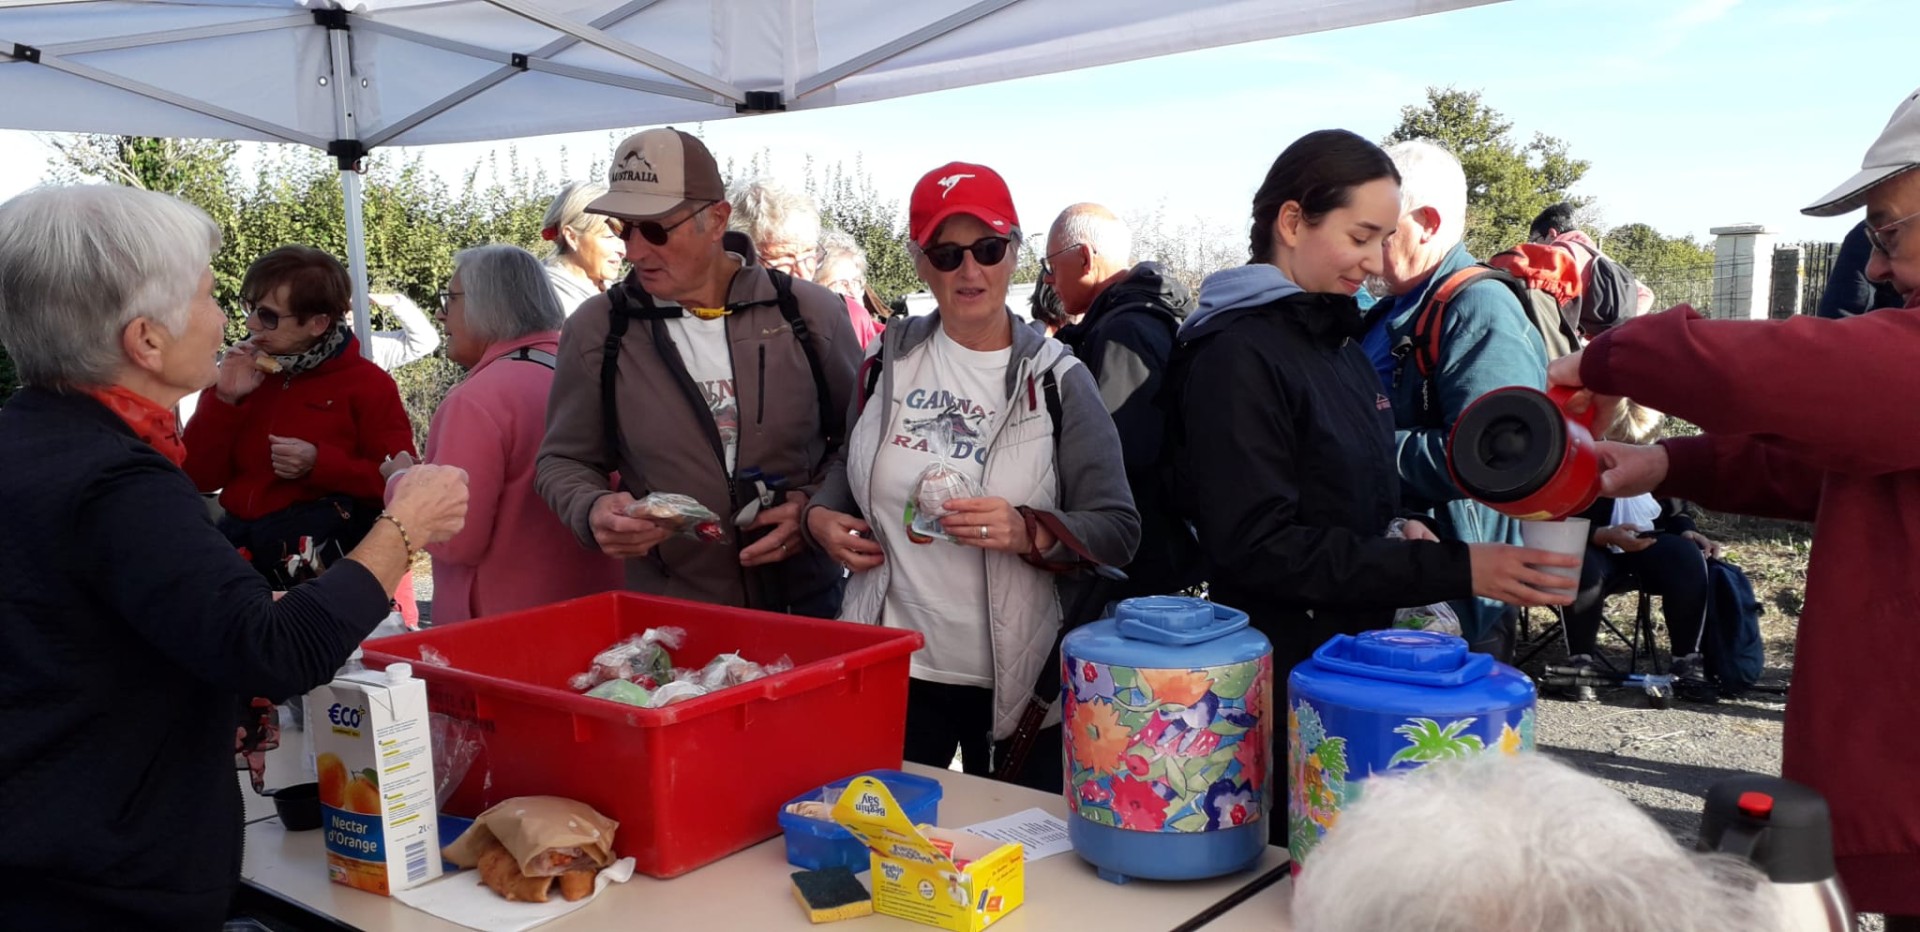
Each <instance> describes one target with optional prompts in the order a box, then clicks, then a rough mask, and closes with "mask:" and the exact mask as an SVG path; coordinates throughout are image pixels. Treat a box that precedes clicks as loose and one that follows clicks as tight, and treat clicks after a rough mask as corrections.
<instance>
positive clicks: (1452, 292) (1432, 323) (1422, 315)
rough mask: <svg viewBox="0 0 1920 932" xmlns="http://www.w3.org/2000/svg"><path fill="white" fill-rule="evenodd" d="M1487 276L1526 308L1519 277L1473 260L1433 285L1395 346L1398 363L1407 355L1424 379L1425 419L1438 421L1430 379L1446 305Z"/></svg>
mask: <svg viewBox="0 0 1920 932" xmlns="http://www.w3.org/2000/svg"><path fill="white" fill-rule="evenodd" d="M1487 279H1493V280H1495V281H1498V282H1500V283H1501V284H1503V285H1505V286H1506V287H1507V290H1509V291H1511V292H1513V296H1514V298H1515V299H1516V300H1518V301H1519V302H1520V308H1521V310H1523V311H1524V310H1526V308H1527V288H1526V286H1525V285H1523V284H1521V283H1520V280H1519V279H1517V278H1514V277H1513V276H1512V275H1510V274H1508V273H1506V272H1503V271H1501V270H1499V269H1496V268H1492V267H1491V266H1488V265H1485V264H1478V263H1476V264H1474V265H1470V266H1467V267H1466V268H1464V269H1461V270H1459V271H1457V272H1454V273H1453V274H1452V275H1449V276H1447V278H1446V280H1445V281H1443V282H1441V283H1440V287H1438V288H1435V289H1434V292H1433V295H1432V297H1429V298H1428V299H1427V303H1426V304H1424V305H1422V306H1421V307H1420V312H1419V313H1418V314H1416V315H1415V316H1414V318H1413V333H1412V335H1411V337H1410V338H1409V339H1408V340H1405V341H1403V342H1402V343H1401V345H1400V346H1396V347H1394V355H1395V356H1396V357H1399V359H1400V363H1399V364H1400V365H1402V366H1404V365H1405V364H1406V362H1407V358H1408V357H1411V358H1412V360H1413V367H1414V370H1415V371H1417V372H1419V373H1420V377H1421V378H1422V379H1424V380H1425V383H1424V384H1423V386H1422V387H1421V390H1420V413H1421V415H1422V416H1423V418H1425V419H1426V421H1427V422H1428V423H1439V417H1438V415H1439V401H1438V400H1437V399H1436V398H1435V394H1434V389H1433V381H1434V376H1435V375H1436V374H1437V373H1438V372H1439V371H1440V341H1441V339H1442V338H1443V337H1444V336H1445V335H1446V330H1447V309H1448V308H1449V307H1450V306H1452V304H1453V299H1454V298H1455V297H1458V296H1459V294H1460V292H1462V291H1465V290H1466V289H1468V288H1470V287H1472V286H1473V285H1476V284H1478V283H1480V282H1481V281H1484V280H1487Z"/></svg>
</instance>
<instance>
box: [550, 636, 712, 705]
mask: <svg viewBox="0 0 1920 932" xmlns="http://www.w3.org/2000/svg"><path fill="white" fill-rule="evenodd" d="M686 641H687V632H686V629H685V628H675V627H662V628H648V629H647V630H646V631H644V632H642V633H640V634H636V635H634V636H633V637H630V638H627V639H626V640H624V641H621V642H619V643H617V644H614V645H612V646H611V647H608V648H607V649H605V650H603V651H601V652H600V653H598V654H596V655H595V656H594V658H593V664H592V666H590V667H588V668H587V671H586V672H585V673H576V674H574V676H573V678H572V679H569V680H568V681H567V685H569V686H572V687H573V688H574V690H575V691H576V692H586V691H587V690H590V689H592V688H594V687H595V686H598V685H600V684H601V683H605V682H607V681H608V680H629V681H632V682H634V683H638V684H639V685H641V686H644V687H646V688H648V689H652V688H653V687H655V686H657V685H659V684H661V683H664V682H666V681H667V680H668V679H669V678H670V676H671V675H672V673H673V656H672V654H670V653H669V651H675V650H679V649H680V646H681V645H682V644H685V643H686Z"/></svg>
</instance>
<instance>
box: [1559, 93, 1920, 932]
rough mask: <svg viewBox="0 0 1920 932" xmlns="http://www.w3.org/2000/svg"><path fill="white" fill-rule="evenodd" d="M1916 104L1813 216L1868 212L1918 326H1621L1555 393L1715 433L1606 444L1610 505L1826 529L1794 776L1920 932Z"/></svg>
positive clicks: (1851, 874)
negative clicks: (1606, 399)
mask: <svg viewBox="0 0 1920 932" xmlns="http://www.w3.org/2000/svg"><path fill="white" fill-rule="evenodd" d="M1915 169H1920V92H1916V93H1914V94H1912V95H1909V96H1908V97H1907V98H1906V99H1905V100H1904V101H1902V102H1901V104H1900V106H1899V108H1898V109H1896V110H1895V111H1894V114H1893V119H1892V120H1891V121H1890V122H1889V123H1888V124H1887V127H1886V129H1885V130H1884V131H1883V132H1882V133H1881V134H1880V138H1879V139H1878V140H1877V141H1875V142H1874V143H1873V145H1872V147H1871V148H1869V149H1868V150H1867V157H1866V159H1865V161H1864V162H1863V163H1862V165H1861V170H1860V172H1859V173H1857V174H1855V175H1854V176H1853V177H1852V178H1849V179H1847V181H1846V183H1844V184H1842V185H1841V186H1840V187H1838V188H1836V189H1834V190H1833V191H1832V192H1831V193H1829V194H1827V195H1826V196H1825V197H1822V198H1821V199H1820V200H1818V201H1816V202H1815V203H1814V204H1813V205H1812V206H1810V207H1808V208H1806V210H1805V211H1804V212H1805V213H1808V214H1812V215H1814V216H1817V217H1831V216H1839V215H1841V214H1846V213H1850V212H1852V211H1854V210H1857V209H1859V208H1860V207H1861V206H1863V205H1864V206H1865V207H1866V208H1867V229H1868V238H1869V240H1870V241H1871V243H1872V246H1873V258H1872V260H1871V261H1870V262H1869V263H1868V265H1867V274H1868V276H1869V277H1870V278H1873V279H1874V280H1877V281H1891V282H1893V284H1894V286H1895V287H1896V288H1898V289H1899V291H1900V293H1901V294H1902V295H1904V296H1905V298H1906V306H1905V307H1902V308H1898V309H1886V310H1879V311H1875V312H1873V313H1872V314H1866V315H1862V316H1859V317H1850V318H1845V319H1841V320H1826V319H1821V318H1815V317H1795V318H1793V319H1791V320H1782V321H1733V320H1706V319H1703V318H1702V317H1700V315H1698V314H1696V313H1694V312H1693V310H1692V309H1691V308H1686V307H1679V308H1674V309H1673V310H1670V311H1667V312H1665V313H1662V314H1655V315H1653V316H1651V317H1643V318H1638V319H1635V320H1630V321H1627V322H1625V323H1623V324H1621V325H1620V326H1619V327H1617V328H1615V329H1613V330H1611V331H1608V332H1607V333H1605V334H1602V335H1601V336H1599V337H1598V338H1596V339H1595V340H1594V341H1593V342H1592V343H1590V344H1588V346H1587V348H1586V350H1584V351H1583V352H1579V353H1575V354H1573V355H1570V356H1564V357H1561V358H1560V359H1557V360H1555V361H1554V362H1553V365H1552V367H1551V369H1550V371H1549V377H1550V378H1551V380H1552V381H1553V382H1554V383H1556V384H1559V385H1567V386H1574V387H1584V388H1586V389H1588V390H1589V391H1590V392H1592V393H1594V394H1597V395H1600V396H1622V395H1624V396H1627V397H1631V398H1632V399H1633V400H1635V401H1638V402H1640V403H1642V404H1645V405H1647V406H1649V407H1652V408H1656V409H1658V410H1661V411H1665V412H1668V413H1669V414H1672V415H1674V416H1676V417H1681V418H1685V419H1686V420H1689V421H1692V422H1693V423H1695V424H1698V425H1699V426H1700V428H1701V430H1703V431H1705V433H1704V434H1703V435H1701V436H1698V437H1683V438H1676V439H1672V440H1666V441H1662V442H1661V443H1660V444H1659V445H1658V446H1650V447H1641V446H1628V445H1625V444H1616V443H1603V444H1601V445H1600V450H1601V458H1602V461H1603V463H1604V465H1605V467H1606V472H1605V474H1604V476H1603V479H1602V481H1603V483H1604V485H1605V494H1606V495H1609V496H1615V497H1619V496H1625V495H1633V494H1637V493H1640V492H1648V491H1651V492H1653V493H1654V494H1656V495H1660V496H1666V497H1676V498H1685V499H1689V500H1691V501H1695V502H1698V503H1700V504H1701V505H1704V506H1706V507H1708V508H1712V509H1715V510H1720V511H1731V512H1740V513H1744V514H1756V515H1764V516H1768V517H1778V518H1794V519H1799V520H1803V521H1812V522H1814V531H1813V551H1812V555H1811V558H1810V559H1809V561H1808V566H1807V598H1806V606H1805V608H1804V609H1803V610H1802V611H1801V613H1800V627H1799V637H1798V642H1797V645H1796V648H1795V651H1794V669H1793V674H1794V676H1793V700H1792V701H1791V702H1790V703H1789V704H1788V705H1787V727H1786V746H1785V753H1784V755H1783V757H1782V766H1781V772H1782V773H1783V774H1784V775H1785V776H1786V777H1788V778H1789V779H1793V780H1797V781H1799V782H1801V783H1805V784H1807V785H1809V786H1811V787H1813V788H1814V789H1816V790H1819V791H1820V792H1821V793H1822V794H1824V795H1825V796H1826V798H1827V803H1828V805H1829V806H1831V807H1832V809H1833V823H1834V826H1833V828H1834V831H1833V840H1834V854H1835V855H1836V860H1837V863H1838V865H1839V868H1840V877H1841V880H1842V881H1843V882H1845V884H1846V887H1847V892H1848V893H1849V894H1850V895H1851V896H1852V897H1853V902H1854V905H1855V906H1858V907H1859V908H1860V909H1862V910H1863V911H1867V912H1881V913H1886V914H1888V915H1887V929H1888V932H1915V930H1920V882H1916V881H1920V792H1916V788H1920V740H1915V738H1914V737H1913V734H1912V732H1913V722H1914V721H1915V718H1916V716H1920V672H1916V671H1920V623H1917V620H1920V573H1916V572H1915V567H1916V566H1920V403H1916V397H1915V392H1914V386H1916V385H1920V374H1916V369H1915V360H1917V359H1920V300H1917V299H1920V230H1916V229H1914V227H1916V226H1920V171H1916V170H1915Z"/></svg>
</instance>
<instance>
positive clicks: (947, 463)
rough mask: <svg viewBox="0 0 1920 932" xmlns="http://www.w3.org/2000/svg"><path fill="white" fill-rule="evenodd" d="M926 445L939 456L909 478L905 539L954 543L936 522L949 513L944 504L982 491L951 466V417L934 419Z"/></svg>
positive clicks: (977, 484) (981, 493)
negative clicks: (910, 489)
mask: <svg viewBox="0 0 1920 932" xmlns="http://www.w3.org/2000/svg"><path fill="white" fill-rule="evenodd" d="M928 444H929V446H930V447H931V449H932V450H933V453H934V454H935V455H936V456H938V457H939V459H938V460H937V461H935V462H933V463H930V464H928V465H927V468H925V469H922V470H920V475H919V476H918V477H917V478H915V479H914V480H913V491H912V493H911V494H909V495H908V496H907V513H906V525H907V539H908V540H910V541H912V542H914V543H916V544H930V543H933V542H934V540H935V539H939V540H944V541H948V542H954V537H953V535H951V534H948V533H947V529H946V528H945V527H942V526H941V524H940V519H941V518H944V517H946V516H947V515H949V514H951V513H952V512H950V511H948V510H947V503H948V502H950V501H952V500H954V499H956V498H978V497H980V496H981V495H984V494H986V493H985V492H984V491H983V490H982V489H981V488H980V485H979V483H976V482H974V481H973V480H972V479H971V478H969V477H968V476H967V475H966V474H965V473H962V472H961V471H960V470H959V469H958V468H956V467H955V466H954V465H953V418H951V417H942V418H940V419H939V420H936V421H935V422H934V424H933V436H932V438H930V439H929V440H928Z"/></svg>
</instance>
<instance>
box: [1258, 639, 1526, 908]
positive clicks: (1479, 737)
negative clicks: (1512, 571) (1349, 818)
mask: <svg viewBox="0 0 1920 932" xmlns="http://www.w3.org/2000/svg"><path fill="white" fill-rule="evenodd" d="M1533 703H1534V691H1533V681H1532V680H1530V679H1528V678H1527V676H1526V674H1524V673H1521V672H1520V671H1519V670H1516V669H1514V668H1512V667H1510V666H1507V665H1506V664H1503V663H1499V662H1497V661H1495V660H1494V659H1493V658H1492V657H1489V656H1487V655H1485V654H1475V653H1470V652H1468V650H1467V642H1466V641H1464V640H1461V639H1460V638H1457V637H1453V636H1452V635H1446V634H1438V633H1435V632H1432V631H1397V630H1396V631H1368V632H1366V633H1364V634H1361V635H1359V636H1357V637H1356V636H1349V635H1345V634H1341V635H1336V636H1335V637H1334V638H1333V640H1330V641H1328V642H1327V643H1325V644H1323V645H1321V646H1320V649H1319V650H1316V651H1314V652H1313V657H1312V658H1311V659H1309V660H1308V661H1307V662H1305V663H1302V664H1301V665H1299V666H1297V667H1295V668H1294V669H1293V673H1292V674H1291V675H1290V676H1289V677H1288V678H1287V764H1288V767H1289V768H1290V769H1289V770H1288V773H1289V774H1290V776H1291V778H1292V779H1291V780H1290V781H1289V786H1288V791H1289V798H1288V800H1287V847H1288V849H1289V850H1290V851H1291V852H1292V854H1293V865H1294V871H1295V872H1296V873H1297V872H1298V871H1299V870H1300V868H1301V866H1302V865H1304V864H1305V863H1306V861H1307V859H1308V858H1309V857H1310V855H1311V854H1312V851H1313V848H1314V846H1316V845H1318V844H1319V843H1320V839H1321V838H1322V837H1323V836H1324V835H1325V834H1326V831H1327V828H1328V827H1329V826H1331V825H1333V824H1334V821H1335V820H1336V819H1337V818H1338V816H1339V813H1340V809H1341V807H1343V806H1345V805H1347V804H1349V803H1351V802H1352V801H1354V800H1355V799H1357V798H1359V796H1360V792H1361V789H1360V784H1361V782H1362V781H1363V780H1365V779H1366V778H1367V777H1368V776H1371V775H1374V774H1385V773H1394V772H1398V771H1405V770H1413V769H1415V768H1418V767H1422V766H1424V765H1426V764H1428V763H1432V762H1433V761H1438V760H1457V759H1460V758H1464V757H1471V756H1473V755H1476V754H1485V753H1507V754H1518V753H1520V752H1521V751H1531V750H1532V749H1533Z"/></svg>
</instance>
